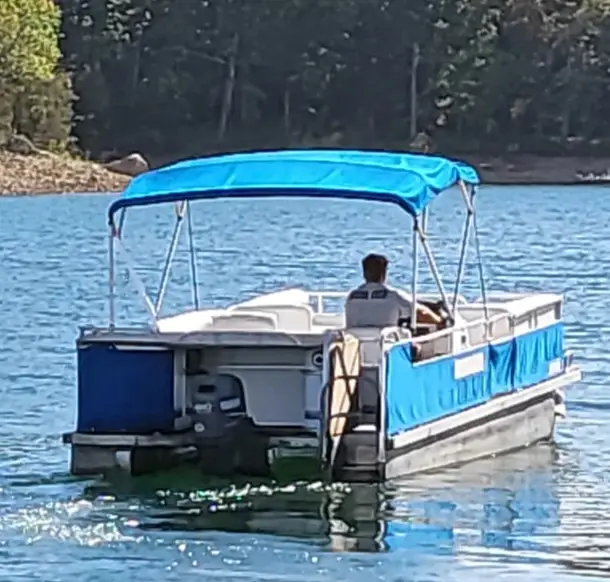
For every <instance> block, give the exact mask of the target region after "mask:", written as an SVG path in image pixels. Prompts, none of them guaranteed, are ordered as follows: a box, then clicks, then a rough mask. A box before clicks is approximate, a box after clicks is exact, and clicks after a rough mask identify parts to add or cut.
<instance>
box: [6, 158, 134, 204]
mask: <svg viewBox="0 0 610 582" xmlns="http://www.w3.org/2000/svg"><path fill="white" fill-rule="evenodd" d="M128 182H129V178H128V177H127V176H122V175H120V174H116V173H113V172H110V171H108V170H106V169H105V168H104V167H102V166H101V165H99V164H96V163H93V162H85V161H82V160H76V159H73V158H69V157H66V156H55V155H52V154H34V155H21V154H14V153H10V152H3V151H0V194H50V193H56V194H60V193H70V192H82V193H84V192H119V191H121V190H122V189H123V188H124V187H125V186H126V185H127V184H128Z"/></svg>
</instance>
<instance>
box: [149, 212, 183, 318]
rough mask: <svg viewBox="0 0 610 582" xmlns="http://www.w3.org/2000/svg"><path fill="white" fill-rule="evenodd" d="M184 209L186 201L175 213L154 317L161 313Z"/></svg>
mask: <svg viewBox="0 0 610 582" xmlns="http://www.w3.org/2000/svg"><path fill="white" fill-rule="evenodd" d="M185 208H186V201H182V202H180V205H179V206H178V210H177V212H176V226H175V227H174V233H173V235H172V240H171V242H170V245H169V248H168V250H167V257H166V259H165V266H164V267H163V275H161V283H160V284H159V292H158V293H157V301H156V302H155V316H158V315H159V312H160V311H161V306H162V305H163V298H164V297H165V292H166V291H167V283H168V281H169V271H170V269H171V266H172V262H173V260H174V255H175V254H176V248H177V246H178V237H179V236H180V231H181V230H182V222H183V220H182V219H183V218H184V211H185Z"/></svg>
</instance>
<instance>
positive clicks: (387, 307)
mask: <svg viewBox="0 0 610 582" xmlns="http://www.w3.org/2000/svg"><path fill="white" fill-rule="evenodd" d="M411 306H412V302H411V299H410V298H409V296H408V295H406V294H405V293H403V292H401V291H399V290H397V289H392V288H391V287H388V286H386V285H383V284H382V283H364V284H363V285H360V287H357V288H356V289H354V290H352V291H350V293H349V295H348V296H347V300H346V301H345V326H346V327H347V328H350V327H379V328H382V327H391V326H396V325H398V320H399V319H404V318H407V317H411Z"/></svg>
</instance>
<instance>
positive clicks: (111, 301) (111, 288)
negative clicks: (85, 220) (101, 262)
mask: <svg viewBox="0 0 610 582" xmlns="http://www.w3.org/2000/svg"><path fill="white" fill-rule="evenodd" d="M114 231H115V229H114V219H112V221H111V223H110V224H109V226H108V324H109V327H110V329H114V327H115V325H116V315H115V265H114Z"/></svg>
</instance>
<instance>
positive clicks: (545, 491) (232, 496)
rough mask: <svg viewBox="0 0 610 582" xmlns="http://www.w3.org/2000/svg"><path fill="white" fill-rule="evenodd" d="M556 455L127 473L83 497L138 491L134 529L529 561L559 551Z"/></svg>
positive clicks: (549, 450)
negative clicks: (336, 471)
mask: <svg viewBox="0 0 610 582" xmlns="http://www.w3.org/2000/svg"><path fill="white" fill-rule="evenodd" d="M556 456H557V453H556V451H555V449H554V447H553V446H552V445H538V446H534V447H531V448H529V449H525V450H522V451H519V452H515V453H512V454H508V455H502V456H499V457H497V458H490V459H485V460H481V461H477V462H473V463H469V464H467V465H464V466H462V467H458V468H455V469H449V470H444V471H442V472H437V473H429V474H423V475H418V476H417V477H413V478H409V479H404V480H403V481H400V482H398V481H397V482H394V483H392V484H385V485H379V484H378V485H374V484H358V485H345V484H339V483H335V484H332V485H330V486H325V485H323V484H322V482H316V483H299V484H288V485H283V486H282V485H270V484H269V483H266V484H265V483H262V482H261V483H258V484H256V483H248V484H245V485H236V484H231V485H228V484H227V483H226V482H225V483H221V482H206V484H205V487H202V483H201V481H200V479H201V476H200V475H199V474H197V475H196V476H195V477H196V478H197V480H198V482H196V481H191V482H190V483H189V482H188V481H187V480H186V478H184V477H181V478H180V481H179V483H180V485H179V487H177V486H176V483H177V482H176V480H175V474H172V479H173V485H171V484H169V483H161V482H159V481H154V480H153V481H151V480H150V478H141V479H132V478H129V479H126V480H124V481H122V482H112V483H110V482H105V483H102V482H98V483H97V484H95V485H92V486H90V487H89V488H88V489H87V492H86V495H87V496H88V497H89V498H90V499H92V498H93V499H100V497H102V498H106V499H108V498H109V497H111V498H112V499H114V503H113V504H112V506H111V507H109V506H108V505H107V504H106V505H104V506H103V507H100V508H99V511H102V512H105V511H108V510H109V509H111V510H112V513H113V514H114V515H119V516H120V515H121V514H122V513H125V515H126V516H127V515H129V516H130V517H131V516H133V508H134V505H133V502H134V497H137V498H138V500H139V505H140V508H141V512H140V515H138V516H137V518H138V529H140V530H147V531H148V532H150V533H153V532H155V531H156V532H161V531H165V532H167V531H170V532H176V533H180V534H181V535H182V534H184V533H185V532H193V534H194V535H197V536H198V535H199V533H196V532H203V531H216V532H219V531H220V532H238V533H246V534H266V535H272V536H281V537H283V538H285V539H286V538H288V539H292V540H295V541H299V540H300V541H302V542H305V543H307V544H308V545H310V544H311V545H313V546H316V547H317V548H322V549H324V550H327V551H331V552H404V551H414V553H416V554H422V553H433V554H439V553H441V554H451V555H454V556H456V557H458V559H459V561H460V562H463V561H464V560H476V559H477V556H478V557H479V559H480V560H485V561H487V560H489V559H493V558H494V551H495V552H498V551H499V552H500V553H501V554H502V559H503V560H506V559H507V552H508V553H511V552H512V554H513V557H514V558H515V559H517V560H519V561H531V560H532V559H535V557H536V556H540V555H541V552H544V553H545V554H548V553H549V552H553V548H552V547H551V545H550V542H549V545H548V547H545V546H543V543H544V542H543V541H540V540H541V539H542V540H544V539H545V538H543V537H542V538H541V537H540V536H543V535H544V534H549V533H551V534H555V535H556V532H557V528H558V526H559V500H558V497H557V495H556V491H555V481H556V478H557V474H556V473H557V471H559V470H561V469H560V465H558V464H556V463H555V459H556ZM93 506H94V507H95V506H96V504H95V503H94V504H93ZM94 511H95V510H94ZM546 539H549V538H546ZM536 540H538V541H536ZM514 550H518V552H517V551H514ZM547 559H548V556H547Z"/></svg>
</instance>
